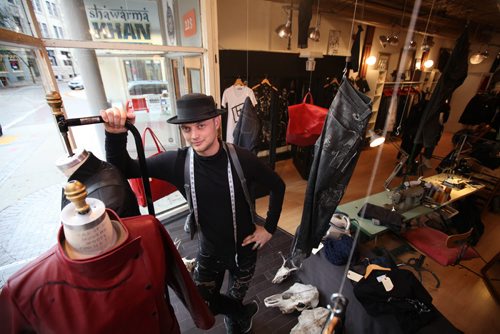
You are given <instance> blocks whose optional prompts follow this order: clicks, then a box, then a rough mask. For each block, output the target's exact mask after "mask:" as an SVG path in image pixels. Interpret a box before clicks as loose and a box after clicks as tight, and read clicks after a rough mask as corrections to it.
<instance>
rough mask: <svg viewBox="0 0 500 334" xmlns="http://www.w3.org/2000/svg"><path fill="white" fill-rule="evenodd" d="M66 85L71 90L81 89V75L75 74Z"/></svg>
mask: <svg viewBox="0 0 500 334" xmlns="http://www.w3.org/2000/svg"><path fill="white" fill-rule="evenodd" d="M68 86H69V88H71V89H72V90H75V89H83V81H82V77H81V76H79V75H77V76H76V77H74V78H73V79H71V81H70V82H68Z"/></svg>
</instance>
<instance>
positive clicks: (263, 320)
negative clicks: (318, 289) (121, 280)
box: [166, 220, 299, 334]
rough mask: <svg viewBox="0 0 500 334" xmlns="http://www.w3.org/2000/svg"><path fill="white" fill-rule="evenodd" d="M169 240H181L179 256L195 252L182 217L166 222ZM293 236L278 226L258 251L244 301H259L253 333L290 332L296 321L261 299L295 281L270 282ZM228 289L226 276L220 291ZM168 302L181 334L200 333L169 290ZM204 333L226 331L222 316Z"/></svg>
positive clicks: (195, 249)
mask: <svg viewBox="0 0 500 334" xmlns="http://www.w3.org/2000/svg"><path fill="white" fill-rule="evenodd" d="M166 227H167V230H168V232H169V234H170V236H171V238H172V239H174V240H175V239H176V238H177V239H180V240H181V246H180V248H179V253H180V254H181V255H182V256H185V257H188V258H193V257H195V256H196V254H197V250H198V248H197V247H198V243H197V241H196V239H195V240H189V237H188V235H187V234H186V233H185V232H184V230H183V220H178V221H174V222H171V223H169V224H167V225H166ZM292 238H293V237H292V235H290V234H289V233H287V232H284V231H282V230H280V229H278V230H277V231H276V232H275V233H274V235H273V238H272V239H271V241H269V243H268V244H266V247H264V248H263V249H262V250H260V251H259V255H258V258H257V267H256V268H255V275H254V277H253V279H252V284H251V286H250V289H249V290H248V292H247V296H246V299H245V303H246V302H248V301H250V300H255V301H257V302H258V304H259V308H260V309H259V312H258V313H257V315H256V316H255V318H254V321H253V332H254V333H289V332H290V330H291V329H292V327H293V326H295V325H296V324H297V316H298V315H299V314H298V313H297V314H285V315H283V314H281V312H280V311H279V310H278V309H277V308H266V307H265V306H264V298H266V297H268V296H271V295H273V294H277V293H282V292H283V291H285V290H286V289H288V288H289V287H290V286H291V285H292V284H293V283H294V282H295V281H294V280H293V279H289V280H287V281H286V282H284V283H282V284H279V285H277V284H273V283H271V280H272V279H273V277H274V275H275V274H276V270H277V269H278V268H279V267H280V266H281V264H282V259H281V257H280V256H279V252H282V253H283V254H287V253H288V251H289V249H290V244H291V242H292ZM226 289H227V275H226V280H225V281H224V283H223V288H222V291H226ZM170 297H171V302H172V305H173V307H174V310H175V314H176V317H177V320H178V321H179V326H180V328H181V332H182V333H201V332H203V331H201V330H199V329H197V328H196V327H195V325H194V323H193V321H192V319H191V317H190V315H189V313H188V311H187V310H186V309H185V308H184V305H183V304H182V303H181V302H180V301H179V299H177V298H176V297H175V295H174V293H173V292H170ZM206 333H214V334H222V333H226V330H225V328H224V323H223V318H222V316H220V315H219V316H217V317H216V323H215V325H214V327H212V328H211V329H210V330H209V331H206Z"/></svg>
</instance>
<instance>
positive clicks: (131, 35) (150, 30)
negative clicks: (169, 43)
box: [85, 0, 162, 45]
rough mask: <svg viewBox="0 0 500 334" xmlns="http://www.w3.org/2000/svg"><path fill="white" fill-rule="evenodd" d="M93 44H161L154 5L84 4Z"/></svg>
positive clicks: (91, 0) (113, 0) (103, 0)
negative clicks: (107, 42) (105, 42)
mask: <svg viewBox="0 0 500 334" xmlns="http://www.w3.org/2000/svg"><path fill="white" fill-rule="evenodd" d="M85 11H86V14H87V20H88V22H89V27H90V31H91V34H92V40H94V41H109V42H129V43H145V44H159V45H161V44H162V40H161V34H160V20H159V17H158V6H157V3H156V2H154V1H140V0H126V1H125V0H85Z"/></svg>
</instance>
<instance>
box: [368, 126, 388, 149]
mask: <svg viewBox="0 0 500 334" xmlns="http://www.w3.org/2000/svg"><path fill="white" fill-rule="evenodd" d="M368 136H369V137H370V147H377V146H380V145H382V144H383V143H384V142H385V137H383V136H380V135H378V134H376V133H375V131H373V130H368Z"/></svg>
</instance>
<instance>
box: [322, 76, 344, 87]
mask: <svg viewBox="0 0 500 334" xmlns="http://www.w3.org/2000/svg"><path fill="white" fill-rule="evenodd" d="M333 84H335V85H337V86H340V82H339V81H338V80H337V77H333V79H332V80H331V81H330V82H328V83H327V84H325V85H324V86H323V88H327V87H329V86H331V85H333Z"/></svg>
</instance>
